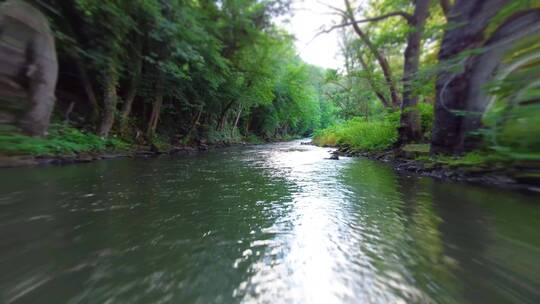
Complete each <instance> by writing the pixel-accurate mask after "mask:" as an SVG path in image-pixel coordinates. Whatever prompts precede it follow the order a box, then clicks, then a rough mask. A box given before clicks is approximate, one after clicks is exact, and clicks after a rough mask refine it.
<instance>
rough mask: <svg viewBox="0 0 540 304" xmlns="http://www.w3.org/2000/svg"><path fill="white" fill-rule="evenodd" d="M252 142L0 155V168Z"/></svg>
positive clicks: (198, 150) (175, 152)
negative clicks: (51, 153) (55, 153)
mask: <svg viewBox="0 0 540 304" xmlns="http://www.w3.org/2000/svg"><path fill="white" fill-rule="evenodd" d="M251 144H253V143H248V142H235V143H216V144H206V143H199V144H197V145H182V146H180V145H178V146H169V147H167V148H166V149H159V148H158V147H156V146H155V145H144V146H133V147H131V148H129V149H126V150H103V151H82V152H77V153H69V154H57V155H0V168H15V167H25V166H39V165H67V164H78V163H90V162H94V161H98V160H105V159H115V158H150V157H157V156H160V155H180V156H181V155H193V154H197V153H203V152H206V151H211V150H215V149H220V148H226V147H231V146H247V145H251Z"/></svg>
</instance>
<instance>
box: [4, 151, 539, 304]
mask: <svg viewBox="0 0 540 304" xmlns="http://www.w3.org/2000/svg"><path fill="white" fill-rule="evenodd" d="M326 157H328V149H323V148H317V147H311V146H301V145H300V143H299V142H298V141H296V142H290V143H279V144H270V145H262V146H257V147H248V148H232V149H227V150H222V151H216V152H210V153H207V154H202V155H198V156H190V157H179V158H171V157H163V158H157V159H149V160H147V159H123V160H110V161H100V162H96V163H91V164H81V165H70V166H56V167H40V168H23V169H21V168H18V169H6V170H1V171H0V178H1V181H2V182H1V183H0V240H1V242H0V303H540V229H539V228H540V205H539V203H540V199H539V198H540V197H539V196H538V195H536V196H535V195H531V194H523V193H517V192H510V191H505V190H499V189H494V188H482V187H476V186H468V185H463V184H456V183H449V182H439V181H435V180H432V179H429V178H418V177H415V176H407V175H400V174H396V173H395V172H394V171H393V170H392V169H391V168H390V167H388V166H386V165H384V164H380V163H376V162H373V161H370V160H366V159H348V158H342V159H341V160H339V161H332V160H326V159H324V158H326Z"/></svg>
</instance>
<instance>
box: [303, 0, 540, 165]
mask: <svg viewBox="0 0 540 304" xmlns="http://www.w3.org/2000/svg"><path fill="white" fill-rule="evenodd" d="M488 2H489V3H488ZM491 2H493V3H491ZM533 2H534V1H527V0H524V1H521V0H520V1H511V2H509V3H508V4H501V3H495V1H476V0H474V1H471V2H470V3H468V2H462V3H461V2H460V3H457V2H455V3H454V2H452V1H440V2H439V1H435V2H431V3H429V1H427V2H425V1H416V2H415V4H411V3H410V1H401V0H371V1H368V2H367V3H363V4H361V7H360V8H361V10H362V14H363V16H364V19H362V20H361V19H358V18H356V16H355V12H356V11H357V10H358V8H357V7H354V5H355V4H358V2H355V1H350V0H344V3H345V8H344V9H341V8H339V7H334V8H333V10H334V12H335V13H337V14H339V15H341V16H342V17H343V20H345V21H347V22H343V24H342V25H333V26H332V27H330V28H329V29H327V30H326V31H330V30H335V29H338V28H343V29H344V30H343V31H342V32H340V34H341V37H342V38H341V39H342V45H343V48H342V54H343V56H344V57H345V69H344V70H342V71H337V70H334V71H327V74H326V77H325V80H326V83H327V85H326V87H325V90H326V93H325V94H326V95H327V96H329V99H330V100H331V101H332V102H333V104H334V105H335V107H336V111H335V113H336V115H337V119H336V122H335V123H334V124H331V125H330V126H329V127H328V128H325V129H322V130H318V131H316V132H315V133H314V138H313V142H314V143H315V144H317V145H321V146H335V147H342V148H346V150H348V151H359V150H363V151H383V150H389V149H396V148H399V149H400V150H401V151H403V152H404V153H401V154H402V155H404V156H409V157H417V158H418V159H421V160H424V161H429V162H433V163H437V164H441V165H444V166H450V167H474V166H478V167H489V166H493V167H498V166H508V167H511V166H512V165H513V164H515V163H516V162H520V165H521V166H526V167H527V166H533V167H534V163H533V162H535V161H538V160H540V153H539V152H540V137H539V136H538V134H540V129H538V128H539V126H540V120H539V117H540V107H539V104H538V101H539V100H540V90H539V87H540V83H539V82H538V81H537V79H538V77H540V61H539V60H538V58H539V57H538V54H540V44H539V43H538V35H525V34H523V36H518V34H517V33H516V32H515V30H514V32H513V36H512V39H510V40H508V39H509V38H508V37H507V38H506V39H507V40H504V39H505V38H503V37H506V36H504V35H505V34H501V33H504V32H505V31H506V30H507V29H506V30H505V27H509V26H514V27H516V26H523V24H527V23H526V22H530V23H529V26H532V24H536V25H538V24H539V23H540V20H538V19H539V18H538V15H539V14H538V5H537V4H534V3H533ZM426 3H427V4H426ZM475 3H476V4H475ZM426 5H428V6H427V7H426ZM493 5H498V6H500V7H499V8H500V9H499V10H494V11H493V13H492V15H482V14H483V13H484V12H485V11H486V9H485V8H482V7H484V6H486V7H488V6H493ZM426 9H427V13H426ZM450 9H452V10H454V11H455V12H459V13H454V14H451V13H450V12H449V10H450ZM473 13H474V14H478V16H476V17H471V20H460V21H459V22H461V24H463V23H465V24H466V23H478V24H480V23H482V24H484V25H485V27H478V29H479V31H480V32H478V33H475V34H474V35H477V36H475V37H483V38H482V40H481V41H476V42H475V43H471V44H470V45H466V44H461V45H459V43H453V41H454V40H451V39H454V37H455V41H461V40H463V39H464V38H463V37H464V35H469V34H471V33H468V32H467V31H466V29H467V26H459V25H456V24H457V23H453V22H458V21H455V20H453V19H452V18H454V17H455V16H457V15H460V14H463V15H467V14H471V15H470V16H473V15H472V14H473ZM423 14H426V15H423ZM425 16H427V17H426V19H425V20H420V19H418V18H424V17H425ZM411 18H412V19H411ZM520 18H521V19H522V21H518V20H519V19H520ZM413 19H414V20H415V22H411V20H413ZM523 20H526V21H523ZM419 22H420V23H419ZM422 22H425V23H423V24H421V23H422ZM512 22H513V23H515V24H512ZM355 24H356V25H355ZM419 24H421V25H420V26H419ZM415 31H416V33H421V39H420V42H419V45H418V46H416V45H415V40H414V39H417V38H418V37H413V36H412V34H411V33H414V32H415ZM471 35H472V34H471ZM443 37H447V38H451V39H446V40H445V41H446V42H448V43H447V44H446V45H445V44H444V41H443ZM499 39H500V40H501V41H499V44H496V41H498V40H499ZM508 41H510V42H508ZM492 44H493V45H492ZM404 50H405V52H403V51H404ZM494 50H498V51H494ZM441 54H444V55H443V56H442V57H441ZM446 54H449V55H446ZM415 56H416V57H415ZM445 56H446V57H445ZM485 58H489V60H486V59H485ZM414 60H418V66H417V67H416V70H414V69H415V67H414V65H413V66H412V67H411V63H410V62H414ZM482 60H486V61H482ZM466 62H468V63H467V64H465V63H466ZM494 63H495V64H494ZM469 67H473V68H474V69H476V70H474V69H473V68H471V69H469V70H467V68H469ZM411 68H412V69H411ZM482 69H491V70H489V72H486V71H485V70H482ZM449 75H450V76H449ZM482 75H490V76H489V77H485V78H481V77H484V76H482ZM464 76H466V77H464ZM469 77H477V79H475V82H473V81H470V82H467V81H468V80H470V79H471V78H469ZM454 82H455V83H454ZM398 108H399V109H398ZM437 108H438V109H439V110H438V111H434V109H437ZM436 118H437V119H436ZM430 151H431V154H432V156H428V155H429V153H430ZM524 162H529V163H528V164H526V163H524Z"/></svg>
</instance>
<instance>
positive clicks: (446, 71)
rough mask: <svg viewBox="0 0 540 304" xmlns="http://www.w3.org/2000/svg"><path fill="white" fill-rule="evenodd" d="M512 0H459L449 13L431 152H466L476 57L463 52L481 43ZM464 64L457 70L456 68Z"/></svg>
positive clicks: (440, 54) (438, 79) (441, 52)
mask: <svg viewBox="0 0 540 304" xmlns="http://www.w3.org/2000/svg"><path fill="white" fill-rule="evenodd" d="M509 2H510V1H509V0H457V1H456V3H455V4H454V6H453V7H452V9H451V11H450V12H449V14H448V23H449V24H454V25H459V26H453V27H450V29H449V30H447V31H446V32H445V34H444V38H443V42H442V44H441V50H440V52H439V62H440V63H441V64H443V65H445V66H444V67H443V68H442V69H441V72H440V73H439V75H438V77H437V82H436V92H437V99H436V102H435V121H434V125H433V132H432V133H433V136H432V140H431V153H433V154H438V153H446V154H459V153H462V152H464V146H463V143H464V135H465V134H464V129H463V128H462V126H463V114H462V111H464V110H465V109H466V107H465V105H466V101H467V99H468V96H469V84H470V80H471V74H472V69H473V66H474V63H475V57H474V56H469V57H466V58H463V59H460V58H459V55H460V54H461V53H462V52H463V51H467V50H472V49H475V48H477V47H480V46H482V43H483V42H484V41H485V38H484V31H485V29H486V27H487V26H488V24H489V21H490V20H491V18H492V17H493V16H495V14H496V13H497V12H499V10H500V9H501V8H502V7H503V6H504V5H505V4H507V3H509ZM457 66H459V67H462V68H461V69H460V70H459V71H457V72H456V71H455V67H457Z"/></svg>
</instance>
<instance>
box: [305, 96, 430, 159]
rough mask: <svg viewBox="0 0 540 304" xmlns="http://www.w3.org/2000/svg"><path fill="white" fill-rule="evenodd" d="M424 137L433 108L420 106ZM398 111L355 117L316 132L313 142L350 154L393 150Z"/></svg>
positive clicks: (427, 135) (395, 139)
mask: <svg viewBox="0 0 540 304" xmlns="http://www.w3.org/2000/svg"><path fill="white" fill-rule="evenodd" d="M419 108H420V112H421V126H422V134H424V136H423V137H424V138H429V137H430V135H431V126H432V122H433V106H432V105H430V104H426V103H424V104H420V105H419ZM399 119H400V113H399V112H382V113H379V114H377V115H374V116H371V117H369V118H367V117H355V118H352V119H350V120H347V121H345V122H343V123H340V124H336V125H333V126H330V127H328V128H326V129H322V130H318V131H317V132H315V134H314V136H313V142H314V143H315V144H316V145H321V146H334V147H335V146H340V147H347V148H348V149H349V150H351V151H361V150H366V151H381V150H387V149H390V148H392V147H393V146H394V145H395V144H396V142H397V139H398V128H399Z"/></svg>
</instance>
